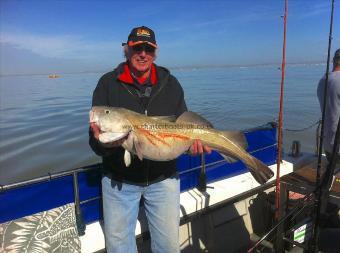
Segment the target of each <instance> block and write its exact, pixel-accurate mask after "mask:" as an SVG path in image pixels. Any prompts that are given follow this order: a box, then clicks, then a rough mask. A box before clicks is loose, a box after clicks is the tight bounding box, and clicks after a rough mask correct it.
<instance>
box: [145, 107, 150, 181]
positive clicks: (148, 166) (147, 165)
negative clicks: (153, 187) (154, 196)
mask: <svg viewBox="0 0 340 253" xmlns="http://www.w3.org/2000/svg"><path fill="white" fill-rule="evenodd" d="M148 105H149V104H148ZM144 114H145V116H148V110H147V109H145V111H144ZM149 170H150V164H149V160H146V186H148V185H149V174H150V173H149Z"/></svg>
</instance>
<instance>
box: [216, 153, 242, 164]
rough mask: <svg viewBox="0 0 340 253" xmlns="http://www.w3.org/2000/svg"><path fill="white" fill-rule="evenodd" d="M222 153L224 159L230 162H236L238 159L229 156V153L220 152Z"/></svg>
mask: <svg viewBox="0 0 340 253" xmlns="http://www.w3.org/2000/svg"><path fill="white" fill-rule="evenodd" d="M220 155H221V156H222V157H223V158H224V160H226V161H227V162H228V163H235V162H237V161H238V160H237V159H234V158H232V157H230V156H227V155H225V154H222V153H220Z"/></svg>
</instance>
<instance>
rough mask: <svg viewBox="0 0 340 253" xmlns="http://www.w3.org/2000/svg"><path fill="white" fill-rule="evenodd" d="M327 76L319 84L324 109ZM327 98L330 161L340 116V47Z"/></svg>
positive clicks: (326, 133)
mask: <svg viewBox="0 0 340 253" xmlns="http://www.w3.org/2000/svg"><path fill="white" fill-rule="evenodd" d="M325 78H326V77H325V76H324V77H323V78H321V80H320V81H319V85H318V90H317V92H318V98H319V103H320V107H321V111H322V107H323V101H324V88H325V85H326V84H325ZM325 99H326V112H325V113H326V114H325V122H324V124H325V125H324V140H323V141H324V150H325V153H326V156H327V159H328V161H330V158H331V155H332V152H333V145H334V141H335V140H334V138H335V133H336V129H337V126H338V121H339V116H340V49H338V50H336V52H335V54H334V57H333V71H332V72H331V73H330V74H329V76H328V87H327V97H326V98H325ZM338 156H339V150H338Z"/></svg>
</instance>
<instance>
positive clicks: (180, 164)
mask: <svg viewBox="0 0 340 253" xmlns="http://www.w3.org/2000/svg"><path fill="white" fill-rule="evenodd" d="M245 135H246V138H247V140H248V145H249V146H248V151H249V152H250V153H252V155H254V156H255V157H257V158H258V159H260V160H261V161H263V162H264V163H265V164H267V165H271V164H273V163H275V161H276V153H277V149H276V145H275V144H276V128H266V129H257V130H255V131H253V132H247V133H246V134H245ZM219 161H220V162H219ZM205 162H206V179H207V183H211V182H215V181H217V180H220V179H225V178H230V177H233V176H236V175H240V174H242V173H245V172H248V169H247V168H246V167H245V166H244V164H243V163H242V162H236V163H233V164H228V163H227V162H224V161H223V158H222V156H221V155H220V154H219V153H217V152H212V154H210V155H205ZM200 166H201V157H200V156H195V157H193V156H189V155H182V156H181V157H179V158H178V160H177V168H178V172H179V175H180V179H181V191H182V192H183V191H186V190H188V189H191V188H194V187H196V186H197V185H198V182H199V173H200ZM100 180H101V175H100V168H99V166H93V169H91V170H89V171H85V172H84V171H83V172H79V173H78V184H79V198H80V201H81V202H85V203H83V204H81V210H82V212H83V217H84V220H85V222H86V223H90V222H93V221H96V220H98V218H99V217H101V208H100V206H101V204H100V199H98V197H100V195H101V187H100ZM87 200H89V201H88V202H86V201H87ZM71 202H74V189H73V176H72V175H67V176H63V177H60V178H55V179H50V180H46V181H43V182H39V183H34V184H30V185H25V186H21V187H19V188H14V189H10V190H5V191H2V192H0V223H3V222H6V221H9V220H14V219H17V218H21V217H24V216H27V215H31V214H34V213H38V212H41V211H46V210H49V209H52V208H55V207H58V206H62V205H65V204H67V203H71Z"/></svg>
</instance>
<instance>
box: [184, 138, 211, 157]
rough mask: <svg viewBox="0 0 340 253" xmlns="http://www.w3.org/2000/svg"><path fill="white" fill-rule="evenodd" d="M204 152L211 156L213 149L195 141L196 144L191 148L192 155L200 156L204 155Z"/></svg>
mask: <svg viewBox="0 0 340 253" xmlns="http://www.w3.org/2000/svg"><path fill="white" fill-rule="evenodd" d="M203 152H206V153H208V154H210V153H211V148H210V147H209V146H207V145H204V146H203V145H202V142H201V141H200V140H195V141H194V143H193V144H192V145H191V147H190V148H189V154H190V155H199V154H203Z"/></svg>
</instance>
